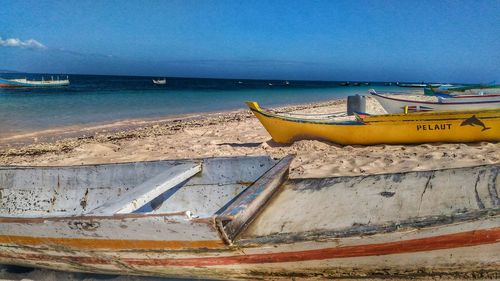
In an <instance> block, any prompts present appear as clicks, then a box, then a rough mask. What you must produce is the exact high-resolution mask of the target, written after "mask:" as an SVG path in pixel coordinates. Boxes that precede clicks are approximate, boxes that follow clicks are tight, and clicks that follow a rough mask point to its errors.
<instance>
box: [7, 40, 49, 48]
mask: <svg viewBox="0 0 500 281" xmlns="http://www.w3.org/2000/svg"><path fill="white" fill-rule="evenodd" d="M0 46H4V47H19V48H23V49H47V46H45V45H44V44H42V43H40V42H38V41H36V40H35V39H28V40H25V41H23V40H21V39H19V38H7V39H2V37H0Z"/></svg>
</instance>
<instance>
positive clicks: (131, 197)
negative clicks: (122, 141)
mask: <svg viewBox="0 0 500 281" xmlns="http://www.w3.org/2000/svg"><path fill="white" fill-rule="evenodd" d="M200 171H201V164H200V163H186V164H179V165H176V166H174V167H172V168H170V169H168V170H166V171H165V172H162V173H159V174H158V175H156V176H155V177H153V178H151V179H149V180H147V181H145V182H144V183H142V184H140V185H139V186H137V187H135V188H133V189H131V190H129V191H128V192H126V193H125V194H123V195H122V196H121V197H120V199H119V200H117V201H113V202H109V203H107V204H104V205H102V206H100V207H98V208H96V209H94V210H93V211H92V212H91V214H103V215H106V214H126V213H131V212H133V211H135V210H137V209H139V208H140V207H142V206H143V205H144V204H146V203H147V202H149V201H151V200H153V199H154V198H156V197H157V196H159V195H160V194H162V193H164V192H165V191H167V190H169V189H170V188H172V187H175V186H176V185H178V184H180V183H182V182H183V181H185V180H187V179H189V178H190V177H192V176H194V175H195V174H197V173H198V172H200Z"/></svg>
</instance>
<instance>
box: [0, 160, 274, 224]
mask: <svg viewBox="0 0 500 281" xmlns="http://www.w3.org/2000/svg"><path fill="white" fill-rule="evenodd" d="M276 162H277V161H276V160H274V159H272V158H270V157H267V156H262V157H261V156H255V157H251V156H250V157H219V158H206V159H194V160H165V161H151V162H136V163H122V164H103V165H82V166H68V167H0V217H18V218H23V217H24V218H32V217H69V216H85V215H93V216H110V215H114V214H126V213H147V214H164V213H178V212H188V213H189V214H190V216H192V217H196V218H198V217H199V218H203V217H210V216H213V215H214V214H217V213H219V212H222V211H224V209H225V206H227V205H228V204H230V203H231V202H232V200H234V199H235V198H236V197H237V196H238V195H239V194H240V193H241V192H242V191H243V190H245V188H247V187H248V186H250V185H251V184H252V183H253V182H254V181H256V180H257V179H258V178H259V177H260V176H261V175H262V174H264V173H265V172H266V171H267V170H269V169H270V168H271V167H273V166H274V165H275V164H276Z"/></svg>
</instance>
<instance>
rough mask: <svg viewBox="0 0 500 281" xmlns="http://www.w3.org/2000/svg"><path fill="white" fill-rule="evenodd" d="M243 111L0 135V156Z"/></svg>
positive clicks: (295, 105) (320, 103)
mask: <svg viewBox="0 0 500 281" xmlns="http://www.w3.org/2000/svg"><path fill="white" fill-rule="evenodd" d="M345 98H346V97H338V98H334V99H327V100H321V101H315V102H311V103H290V104H284V105H281V106H278V107H274V108H275V109H281V110H283V111H284V112H286V111H293V110H297V109H311V108H316V107H321V106H325V105H327V104H330V103H332V102H335V101H338V100H342V99H345ZM244 111H247V108H246V107H240V108H235V109H227V110H220V111H201V112H192V113H185V114H173V115H162V116H157V117H140V118H127V119H116V120H110V121H103V122H94V123H86V124H81V125H69V126H60V127H54V128H48V129H41V130H28V131H25V132H22V133H19V134H5V135H0V153H1V152H2V150H5V149H9V148H19V147H22V146H28V145H32V144H37V143H52V142H55V141H59V140H64V139H68V138H82V137H83V138H85V137H87V136H92V135H97V134H113V133H120V132H124V131H129V130H135V129H141V128H143V127H151V126H155V125H162V124H164V123H166V122H183V121H189V120H198V119H203V118H210V117H213V116H218V115H221V114H222V115H232V114H239V113H241V112H244Z"/></svg>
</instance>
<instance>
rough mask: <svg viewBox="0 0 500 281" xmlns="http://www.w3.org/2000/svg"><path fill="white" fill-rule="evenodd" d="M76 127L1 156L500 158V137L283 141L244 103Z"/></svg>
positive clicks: (452, 161)
mask: <svg viewBox="0 0 500 281" xmlns="http://www.w3.org/2000/svg"><path fill="white" fill-rule="evenodd" d="M264 106H265V105H264ZM345 108H346V102H345V100H333V101H329V102H321V103H314V104H305V105H295V106H287V107H282V108H275V109H274V110H276V111H278V112H295V113H305V112H307V113H335V114H337V115H338V114H340V115H342V113H341V112H345ZM367 112H369V113H375V114H377V113H384V110H383V109H382V108H381V107H380V105H379V104H378V103H377V102H376V101H375V100H374V99H372V98H370V97H368V98H367ZM343 118H345V117H343ZM131 124H133V126H132V125H131ZM127 125H129V126H131V127H127ZM72 134H76V135H78V134H80V135H79V136H78V137H71V138H63V139H60V140H57V141H51V142H40V141H39V142H38V143H33V144H30V145H17V146H13V147H12V146H11V147H6V146H3V147H2V148H0V164H1V165H78V164H95V163H116V162H130V161H145V160H160V159H181V158H198V157H211V156H232V155H264V154H267V155H271V156H273V157H283V156H285V155H287V154H295V155H296V158H295V160H294V161H293V164H292V167H291V177H328V176H342V175H365V174H378V173H391V172H401V171H417V170H431V169H442V168H452V167H465V166H473V165H481V164H494V163H499V162H500V144H499V143H490V142H481V143H470V144H465V143H454V144H452V143H436V144H420V145H375V146H357V145H355V146H340V145H336V144H333V143H329V142H324V141H314V140H303V141H297V142H295V143H293V144H291V145H281V144H278V143H275V142H274V141H272V140H271V137H270V136H269V134H268V133H267V132H266V131H265V129H264V128H263V127H262V125H261V124H260V123H259V122H258V120H257V119H256V118H255V117H254V116H253V114H252V113H251V112H250V111H249V110H243V109H242V110H237V111H230V112H223V113H211V114H199V115H190V116H185V117H184V118H170V119H163V120H142V121H138V120H135V121H131V122H129V123H127V122H121V123H120V124H119V126H118V127H113V126H112V124H111V125H108V126H105V129H104V130H94V131H92V130H80V131H72ZM52 138H57V136H52ZM0 143H1V142H0ZM4 144H5V143H4Z"/></svg>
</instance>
